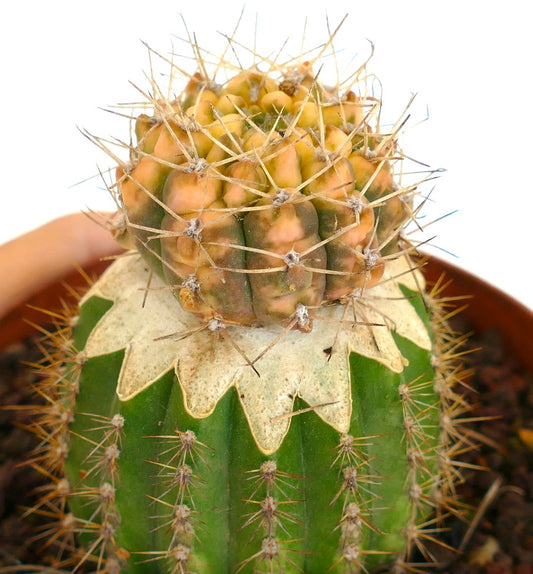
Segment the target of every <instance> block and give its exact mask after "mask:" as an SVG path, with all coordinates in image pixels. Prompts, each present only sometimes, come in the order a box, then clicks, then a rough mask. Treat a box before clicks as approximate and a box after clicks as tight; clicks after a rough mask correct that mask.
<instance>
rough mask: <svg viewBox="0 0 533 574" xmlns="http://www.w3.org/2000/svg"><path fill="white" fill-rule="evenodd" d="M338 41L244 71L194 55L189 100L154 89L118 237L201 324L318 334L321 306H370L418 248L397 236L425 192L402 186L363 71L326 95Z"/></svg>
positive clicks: (120, 178)
mask: <svg viewBox="0 0 533 574" xmlns="http://www.w3.org/2000/svg"><path fill="white" fill-rule="evenodd" d="M334 38H335V33H334V34H332V36H331V38H330V39H329V41H328V42H327V43H326V45H324V46H321V47H320V49H318V50H316V53H314V54H313V52H310V53H308V54H306V55H303V56H302V55H300V56H299V57H298V58H295V59H291V60H289V61H287V62H283V63H278V62H276V61H273V60H271V59H269V58H259V56H257V55H255V62H254V63H253V65H252V66H250V67H249V68H247V69H241V68H240V65H231V64H230V63H229V62H228V61H227V59H226V56H227V54H226V53H224V54H223V55H222V56H221V57H220V60H219V61H218V62H217V63H216V64H213V63H212V62H211V59H212V56H211V55H210V54H208V53H206V52H203V51H202V50H201V49H200V48H199V47H198V45H196V44H193V51H194V55H195V58H196V64H197V68H198V70H197V71H195V72H193V73H190V74H188V73H184V72H183V71H182V69H181V68H179V67H178V65H176V64H175V63H174V62H170V67H171V71H170V77H171V79H172V81H175V78H176V76H182V77H183V76H184V75H185V80H186V85H185V88H184V89H183V91H182V92H181V93H180V95H178V96H177V97H172V98H168V97H167V96H165V95H164V94H163V90H162V88H160V87H159V86H158V85H157V83H156V82H155V81H152V90H151V94H150V95H146V99H147V102H145V105H147V106H148V107H149V108H150V110H147V111H149V113H142V114H140V115H138V116H137V117H136V118H135V125H134V132H135V140H136V144H135V145H132V146H131V147H129V162H127V163H125V162H122V163H121V164H120V165H119V167H118V168H117V181H116V183H115V184H113V186H111V187H112V191H113V193H114V194H115V195H116V198H117V204H119V206H120V207H121V210H122V212H123V214H124V222H123V223H124V224H125V225H124V226H123V227H122V228H121V230H122V231H123V234H122V236H121V237H120V239H121V240H122V241H123V242H124V244H125V245H128V246H132V247H133V246H134V247H135V248H137V249H138V250H139V251H140V252H141V253H142V254H143V255H144V256H145V258H146V259H147V260H148V261H149V262H150V264H151V265H152V267H153V269H154V270H155V271H156V272H157V273H158V274H159V275H160V276H162V277H164V279H165V281H166V282H167V283H168V284H169V285H170V287H171V288H172V291H173V292H174V294H175V296H176V297H177V298H178V299H179V301H180V303H181V305H182V307H183V308H184V309H185V310H187V311H190V312H192V313H194V314H195V315H196V316H198V317H200V318H201V319H202V320H204V321H210V320H213V319H214V320H215V321H222V322H224V323H227V324H232V325H255V326H262V325H265V324H270V323H278V324H282V325H284V326H289V328H297V329H299V330H301V331H304V332H308V331H310V330H311V329H312V325H313V313H314V311H315V310H316V309H318V308H319V307H321V306H323V305H326V304H329V303H331V302H346V301H347V300H349V299H350V298H351V297H353V296H354V295H360V294H361V293H362V292H363V291H364V290H365V289H368V288H370V287H372V286H373V285H375V284H377V282H378V281H379V280H380V278H381V277H382V275H383V271H384V267H385V265H386V261H387V260H388V259H391V258H397V257H398V254H399V253H403V252H407V251H409V249H410V247H409V245H408V244H407V243H406V242H405V241H402V240H401V239H400V236H401V232H402V229H403V228H404V226H405V224H406V223H407V222H408V221H410V220H411V219H414V211H415V208H414V207H413V195H414V194H415V192H416V189H417V186H416V185H412V184H411V185H408V186H404V187H402V186H400V185H399V184H398V182H397V181H395V178H394V177H393V170H394V164H395V163H397V162H402V161H403V156H402V153H401V150H400V149H399V146H398V143H397V136H398V130H399V128H398V126H395V127H393V129H392V130H391V131H388V132H382V130H381V128H380V125H379V117H380V105H381V104H380V100H379V98H376V97H374V96H373V95H372V94H370V93H369V90H370V88H369V79H368V76H367V73H366V69H365V66H362V67H361V68H360V69H359V70H357V72H356V73H353V74H351V75H350V77H349V78H348V79H347V80H344V81H341V80H340V79H339V80H337V82H336V84H335V85H333V86H326V85H323V84H322V82H321V80H320V75H321V61H322V58H324V54H325V53H326V52H327V50H328V49H329V50H330V51H331V53H332V54H333V55H335V50H334V48H333V41H334ZM229 47H230V48H231V49H232V50H233V49H237V48H238V47H239V46H238V45H237V43H236V42H235V41H234V40H233V39H230V40H229ZM210 68H212V69H213V72H212V73H210V72H209V71H208V70H209V69H210ZM222 70H223V71H224V72H225V73H226V74H227V77H226V78H224V79H223V80H219V78H218V76H219V75H220V74H221V71H222ZM172 89H173V88H172V87H171V88H170V89H169V90H168V93H172ZM399 125H401V123H400V124H399ZM95 139H96V140H97V141H99V143H100V145H103V143H102V141H101V140H98V139H97V138H95ZM108 151H109V150H108ZM110 153H111V152H110ZM112 155H114V154H112Z"/></svg>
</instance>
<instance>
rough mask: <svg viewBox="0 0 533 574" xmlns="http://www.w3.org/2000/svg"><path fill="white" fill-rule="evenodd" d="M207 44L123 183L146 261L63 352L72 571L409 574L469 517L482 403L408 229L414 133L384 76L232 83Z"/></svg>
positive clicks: (275, 75)
mask: <svg viewBox="0 0 533 574" xmlns="http://www.w3.org/2000/svg"><path fill="white" fill-rule="evenodd" d="M232 42H233V40H230V43H232ZM332 45H333V37H332V38H330V39H329V40H328V42H327V44H326V46H330V47H331V46H332ZM194 50H195V55H196V58H197V63H198V68H199V71H198V72H196V73H193V74H191V75H189V76H188V83H187V84H186V86H185V89H184V90H183V92H182V93H181V95H179V96H178V97H177V98H175V99H174V98H173V99H168V98H166V97H164V96H163V93H162V91H161V90H160V89H159V87H158V85H157V84H156V83H155V82H153V85H152V93H151V95H150V96H149V97H148V100H149V101H148V102H147V106H148V107H150V108H151V112H150V113H142V114H140V115H138V116H137V117H136V119H135V122H134V128H135V129H134V131H135V138H136V144H135V145H132V146H131V147H130V148H129V155H130V158H129V162H128V163H120V165H119V166H118V168H117V179H116V182H115V183H114V184H113V185H112V186H111V188H112V193H113V194H114V195H115V197H116V200H117V205H118V206H119V208H120V213H121V216H122V218H121V220H120V225H119V226H118V227H117V231H116V232H117V235H118V238H119V240H120V241H122V242H123V243H124V245H126V246H128V247H130V248H131V249H133V250H135V251H136V252H137V253H136V254H135V253H133V252H130V253H129V254H128V255H126V256H124V257H123V258H121V259H119V260H118V261H117V262H115V263H114V264H113V266H111V267H110V269H109V270H108V271H107V272H106V273H105V274H104V276H103V277H102V278H101V279H100V280H99V281H98V282H97V283H96V284H95V285H94V286H92V288H91V289H90V290H89V292H88V293H87V294H86V295H85V296H84V297H83V299H82V300H81V303H80V307H79V317H78V318H77V319H76V321H72V320H70V319H69V320H68V321H66V322H65V324H64V326H63V327H62V328H60V329H59V331H58V333H57V334H55V335H53V339H54V342H55V344H56V347H57V350H56V351H54V352H52V351H50V355H49V356H48V357H47V362H49V363H51V364H52V366H53V367H54V369H52V372H50V371H48V375H47V378H46V379H45V380H44V381H43V383H42V384H41V386H40V388H39V392H40V393H41V394H45V395H46V396H47V397H48V401H49V403H50V404H51V405H52V406H51V407H50V411H49V412H46V414H45V415H42V413H41V415H39V416H40V419H39V421H38V424H37V427H38V429H39V430H38V433H41V434H42V436H43V438H45V439H46V440H45V441H44V446H42V447H41V449H40V451H39V452H38V454H37V455H36V458H35V459H33V464H35V465H37V466H39V467H40V468H42V469H43V473H46V474H47V475H49V476H50V477H51V479H52V491H51V493H49V494H48V495H47V498H46V500H44V501H41V503H40V504H38V505H37V507H36V508H35V509H34V511H35V512H36V513H39V512H40V513H44V514H48V515H50V516H51V517H52V518H53V520H54V521H55V522H56V530H55V533H54V534H53V535H52V536H51V537H50V540H49V542H48V543H47V545H48V546H50V547H54V548H55V555H54V565H55V566H56V567H58V568H65V569H70V570H72V569H73V571H82V570H85V569H87V570H88V571H94V572H97V573H104V572H105V573H115V572H126V573H132V574H134V573H151V572H154V573H157V572H171V573H180V574H184V573H186V572H187V573H188V572H198V573H204V572H205V573H207V572H215V573H225V572H242V573H245V572H271V573H274V572H276V573H278V572H279V573H286V574H289V573H292V572H306V573H308V574H313V573H324V572H360V571H369V570H371V569H372V568H374V567H376V566H379V565H381V564H385V563H390V564H392V565H393V568H395V569H396V570H397V571H398V572H400V571H403V570H409V569H410V568H411V566H410V562H411V561H412V560H413V559H414V556H415V554H414V553H415V550H418V551H419V552H420V553H421V554H422V556H423V557H424V558H426V559H431V553H430V552H429V551H427V550H426V549H425V542H426V541H427V540H432V539H433V538H434V532H435V531H436V530H438V526H439V522H438V519H439V516H440V514H442V512H443V509H444V512H448V511H449V510H450V509H451V508H452V499H453V494H454V482H455V481H456V480H457V479H458V473H457V469H456V466H455V465H454V462H453V453H454V452H455V451H456V450H457V449H458V448H459V447H458V445H461V443H462V438H461V434H460V433H459V431H458V430H456V429H455V427H452V426H451V425H452V422H451V421H452V419H453V414H454V413H455V412H458V411H459V410H461V408H462V405H461V404H460V403H459V402H458V399H457V397H456V395H455V393H454V391H453V386H454V385H455V383H456V381H457V378H458V377H457V374H456V373H455V371H454V370H453V369H452V368H451V367H450V362H451V361H452V358H453V356H454V352H455V348H456V345H457V342H456V341H455V339H454V338H453V336H452V334H450V333H449V332H448V331H446V329H445V326H444V324H443V321H442V317H441V311H440V309H439V306H438V305H437V304H436V303H435V298H434V297H431V296H428V295H426V294H424V292H423V279H422V276H421V275H420V274H419V272H418V271H417V270H416V265H415V264H414V263H413V261H412V260H411V258H410V255H411V253H412V252H414V247H413V246H412V245H411V244H409V243H408V242H407V241H406V240H405V239H404V237H403V235H402V230H403V229H404V227H405V224H406V223H407V222H409V221H410V220H412V219H414V218H415V216H416V211H417V209H418V208H417V207H415V206H414V205H413V204H414V201H413V198H414V196H415V194H416V193H417V186H416V185H408V186H401V185H400V184H399V182H398V181H396V178H395V177H394V175H393V172H394V164H395V163H399V162H401V160H402V158H403V156H402V153H401V150H400V149H399V146H398V143H397V141H396V140H397V134H396V133H395V131H392V132H391V133H383V132H382V131H381V130H380V127H379V123H378V122H377V118H378V117H379V106H380V102H379V101H378V100H376V99H374V98H372V97H369V96H368V95H367V93H366V91H365V86H366V84H365V77H364V70H361V71H360V73H359V74H355V75H353V76H352V77H351V78H350V82H349V83H342V82H338V85H336V86H335V87H326V86H324V85H322V83H321V82H320V81H319V78H318V75H317V74H316V73H315V71H314V70H316V69H317V66H318V57H317V61H312V58H311V56H310V57H309V59H308V60H306V61H302V59H295V60H291V61H289V62H287V63H285V64H283V65H278V64H274V63H273V62H272V61H270V60H268V59H264V60H263V61H261V62H260V63H257V62H256V64H255V65H254V66H252V67H251V68H247V69H237V70H235V69H231V68H229V69H228V70H226V71H228V77H227V78H225V79H224V80H223V81H220V80H219V79H218V78H217V77H215V75H209V73H208V72H207V70H208V68H209V66H208V62H207V61H206V55H205V54H202V52H201V51H200V49H199V48H198V46H196V45H195V46H194ZM333 53H334V52H333ZM321 55H322V54H321V53H319V56H321ZM225 58H226V55H223V56H222V58H221V59H220V65H219V66H214V69H215V70H216V71H217V72H220V69H221V68H222V67H223V65H225V64H226V59H225ZM256 59H257V57H256ZM219 68H220V69H219ZM264 68H266V70H265V69H264ZM171 71H172V74H171V75H172V76H175V75H176V74H177V73H178V72H179V71H181V70H180V68H178V67H177V66H176V65H174V64H172V70H171ZM94 139H95V141H96V142H97V143H98V145H100V146H102V147H106V146H105V144H104V142H103V141H102V140H100V139H98V138H94ZM107 151H109V150H107ZM109 153H110V154H111V155H113V156H115V154H114V153H113V152H110V151H109ZM73 323H75V325H73ZM71 331H72V332H71Z"/></svg>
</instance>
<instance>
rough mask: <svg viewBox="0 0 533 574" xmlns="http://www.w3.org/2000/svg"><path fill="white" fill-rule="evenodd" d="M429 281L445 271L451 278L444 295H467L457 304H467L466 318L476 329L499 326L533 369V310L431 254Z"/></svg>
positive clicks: (512, 349) (506, 343)
mask: <svg viewBox="0 0 533 574" xmlns="http://www.w3.org/2000/svg"><path fill="white" fill-rule="evenodd" d="M424 274H425V276H426V278H427V279H428V281H429V282H430V283H435V282H436V281H437V280H438V279H439V278H440V277H441V276H442V275H444V278H445V280H448V284H447V286H446V289H445V292H444V295H445V296H450V297H464V299H462V300H461V301H458V302H457V304H458V306H463V305H465V309H464V311H462V314H464V316H465V318H466V319H467V320H468V321H469V322H470V323H471V325H472V328H473V329H474V331H476V333H478V334H480V335H481V334H483V333H484V332H485V331H487V330H489V329H494V330H497V331H498V332H499V333H500V334H501V336H502V337H503V342H504V346H505V348H506V349H507V350H508V352H509V353H511V354H512V355H513V356H514V358H515V359H517V360H518V361H519V362H520V363H521V364H522V366H523V367H524V368H525V369H527V370H530V371H531V370H533V311H531V310H530V309H528V308H527V307H526V306H525V305H522V304H521V303H519V302H518V301H516V300H515V299H513V298H512V297H510V296H509V295H507V294H506V293H504V292H503V291H500V290H499V289H497V288H496V287H494V286H493V285H490V284H489V283H486V282H485V281H483V280H482V279H480V278H479V277H476V276H475V275H472V274H470V273H467V272H466V271H464V270H462V269H459V268H458V267H455V266H454V265H451V264H450V263H447V262H445V261H442V260H440V259H437V258H430V259H429V260H428V262H427V264H426V265H425V267H424Z"/></svg>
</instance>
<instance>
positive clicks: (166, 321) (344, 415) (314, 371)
mask: <svg viewBox="0 0 533 574" xmlns="http://www.w3.org/2000/svg"><path fill="white" fill-rule="evenodd" d="M422 283H423V280H422V277H421V275H420V274H418V273H416V272H415V273H413V272H411V271H410V266H409V260H408V259H407V257H400V258H398V259H397V260H395V261H391V262H388V263H387V266H386V271H385V275H384V277H383V279H382V280H381V281H380V283H379V284H378V285H376V286H374V287H371V288H369V289H366V290H365V291H364V293H363V294H362V295H361V296H359V297H356V296H354V297H352V298H351V299H350V300H349V302H347V304H346V305H328V306H324V307H322V308H320V309H318V310H316V311H310V312H311V313H312V315H313V330H312V331H311V332H310V333H302V332H300V331H298V330H289V331H286V332H284V331H283V328H282V327H280V326H279V325H270V326H267V327H261V328H254V327H239V326H228V325H222V324H220V323H219V322H217V321H212V322H210V323H208V324H205V323H201V322H200V320H199V319H197V318H196V317H195V316H194V315H192V314H190V313H187V312H185V311H183V310H182V308H181V306H180V304H179V303H178V301H177V300H176V298H175V297H174V296H173V295H172V293H171V292H170V289H169V288H168V287H167V286H165V284H164V283H163V282H162V281H161V280H159V278H157V277H156V276H153V277H151V273H150V271H149V268H148V265H147V264H146V263H145V262H144V261H143V260H142V259H141V257H140V256H138V255H137V254H133V253H131V254H128V255H127V256H124V257H123V258H121V259H119V260H118V261H116V262H115V263H114V264H113V265H112V266H111V267H110V268H109V269H108V270H107V271H106V272H105V273H104V275H103V276H102V277H101V278H100V280H99V281H98V282H97V283H96V284H95V285H94V286H93V287H92V288H91V290H90V291H89V292H88V293H87V295H86V296H85V298H84V300H87V299H88V298H90V297H92V296H98V297H102V298H104V299H109V300H111V301H113V306H112V307H111V308H110V310H109V311H108V312H107V313H106V314H105V316H104V317H103V318H102V319H101V320H100V322H99V323H98V325H97V326H96V328H95V329H94V330H93V332H92V333H91V335H90V337H89V339H88V341H87V344H86V347H85V350H84V353H85V355H86V356H87V357H88V358H90V357H95V356H99V355H103V354H107V353H111V352H113V351H118V350H121V349H125V358H124V362H123V364H122V369H121V372H120V378H119V382H118V387H117V394H118V397H119V398H120V400H123V401H127V400H128V399H131V398H132V397H134V396H135V395H137V394H138V393H140V392H141V391H142V390H144V389H145V388H147V387H149V386H150V385H151V384H152V383H154V382H155V381H156V380H157V379H158V378H159V377H160V376H161V375H163V374H164V373H165V372H167V371H168V370H169V369H171V368H173V369H174V370H175V372H176V376H177V378H178V381H179V384H180V385H181V388H182V390H183V395H184V397H185V407H186V409H187V411H188V412H189V413H190V414H191V416H193V417H196V418H203V417H207V416H209V414H211V413H212V412H213V410H214V408H215V407H216V405H217V403H218V401H219V400H220V398H221V397H222V396H223V395H224V394H225V393H226V391H227V390H228V389H229V388H230V387H232V386H235V387H236V389H237V391H238V395H239V397H240V400H241V404H242V407H243V410H244V413H245V415H246V418H247V420H248V422H249V424H250V428H251V432H252V434H253V436H254V438H255V440H256V442H257V444H258V446H259V448H260V449H261V451H263V452H264V453H265V454H270V453H272V452H275V451H276V450H277V448H278V447H279V445H280V444H281V442H282V441H283V438H284V436H285V435H286V433H287V431H288V429H289V425H290V420H291V416H290V415H291V413H292V412H293V408H294V401H295V399H296V397H301V398H302V399H303V400H304V401H305V402H306V403H307V404H309V405H310V406H311V407H313V408H314V409H315V411H316V413H317V415H319V416H320V417H321V418H322V419H323V420H324V421H326V422H327V423H328V424H330V425H331V426H332V427H334V428H335V429H337V430H338V431H339V432H347V431H348V428H349V423H350V416H351V404H352V403H351V390H350V389H351V385H350V371H349V353H350V352H356V353H359V354H361V355H364V356H366V357H369V358H372V359H375V360H376V361H379V362H381V363H383V364H385V365H386V366H387V367H388V368H390V369H391V370H393V371H395V372H401V371H402V369H403V367H404V364H405V362H406V360H405V358H404V357H403V356H402V355H401V353H400V351H399V350H398V348H397V346H396V344H395V342H394V339H393V337H392V334H391V330H394V331H395V332H396V333H398V334H399V335H401V336H403V337H405V338H407V339H409V340H411V341H412V342H414V343H415V344H416V345H418V346H419V347H421V348H423V349H426V350H430V349H431V341H430V337H429V335H428V333H427V330H426V328H425V326H424V324H423V323H422V321H421V320H420V318H419V316H418V315H417V313H416V311H415V310H414V308H413V306H412V305H411V304H410V303H409V301H408V300H406V299H405V297H404V296H403V294H402V292H401V290H400V287H399V285H400V284H403V285H406V286H407V287H410V288H411V289H417V288H419V287H420V285H421V284H422Z"/></svg>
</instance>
